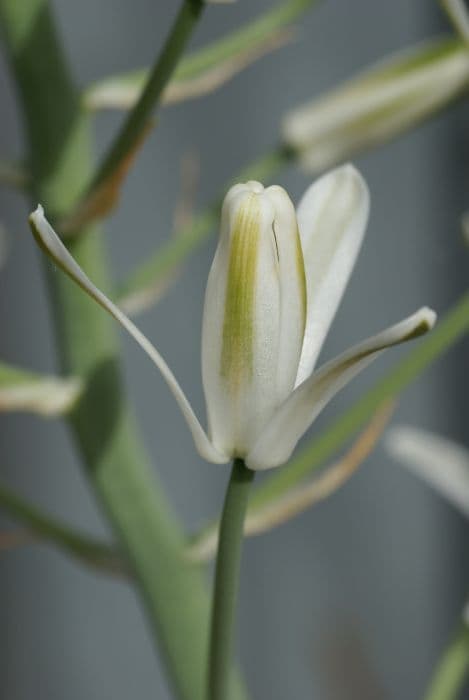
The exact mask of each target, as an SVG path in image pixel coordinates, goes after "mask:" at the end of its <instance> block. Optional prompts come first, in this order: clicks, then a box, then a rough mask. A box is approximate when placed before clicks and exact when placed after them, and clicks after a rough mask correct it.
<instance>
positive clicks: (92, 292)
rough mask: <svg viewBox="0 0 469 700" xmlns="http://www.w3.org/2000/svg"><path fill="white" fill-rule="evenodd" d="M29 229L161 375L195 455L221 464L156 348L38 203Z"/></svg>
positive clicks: (220, 459) (218, 454)
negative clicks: (88, 273) (93, 279)
mask: <svg viewBox="0 0 469 700" xmlns="http://www.w3.org/2000/svg"><path fill="white" fill-rule="evenodd" d="M29 222H30V225H31V230H32V232H33V234H34V237H35V238H36V240H37V242H38V244H39V246H40V247H41V248H42V249H43V250H44V251H45V252H46V253H47V254H48V255H49V257H51V258H52V260H53V261H54V262H55V263H56V264H57V265H58V266H59V267H60V268H61V269H62V270H63V271H64V272H66V273H67V275H69V277H71V278H72V280H73V281H74V282H76V283H77V284H78V285H79V286H80V287H81V288H82V289H83V291H85V292H86V293H87V294H89V296H90V297H92V299H94V300H95V301H96V302H97V303H98V304H99V305H100V306H102V307H103V309H105V310H106V311H107V312H108V313H109V314H111V316H113V317H114V318H115V319H116V321H118V322H119V323H120V324H121V325H122V326H123V327H124V328H125V329H126V331H128V333H130V335H131V336H132V337H133V338H134V339H135V340H136V341H137V343H138V344H139V345H140V347H141V348H142V350H144V351H145V352H146V353H147V355H148V356H149V357H150V359H151V360H153V362H154V363H155V365H156V366H157V367H158V369H159V370H160V372H161V374H162V375H163V378H164V380H165V381H166V384H167V385H168V387H169V388H170V390H171V392H172V394H173V396H174V398H175V399H176V402H177V404H178V406H179V408H180V409H181V412H182V414H183V416H184V418H185V420H186V423H187V425H188V426H189V430H190V431H191V433H192V437H193V438H194V443H195V446H196V448H197V450H198V452H199V454H200V455H201V456H202V457H204V458H205V459H206V460H207V461H209V462H215V463H217V464H221V463H223V462H227V461H228V457H227V456H226V455H224V454H221V453H220V452H219V451H218V450H217V449H215V448H214V447H213V445H212V444H211V442H210V441H209V439H208V437H207V435H206V433H205V431H204V430H203V428H202V426H201V425H200V423H199V421H198V420H197V417H196V416H195V414H194V412H193V410H192V408H191V406H190V404H189V402H188V400H187V398H186V396H185V394H184V392H183V391H182V389H181V387H180V386H179V384H178V382H177V381H176V379H175V377H174V375H173V373H172V372H171V370H170V369H169V367H168V365H167V364H166V362H165V361H164V360H163V358H162V357H161V355H160V354H159V352H158V351H157V350H156V348H155V347H154V346H153V345H152V344H151V343H150V341H149V340H148V338H146V337H145V336H144V335H143V333H141V331H139V329H138V328H137V327H136V326H135V325H134V324H133V323H132V321H130V319H128V318H127V316H125V314H123V313H122V311H121V310H120V309H119V308H118V307H117V306H116V305H115V304H113V303H112V301H110V300H109V299H108V298H107V297H106V296H105V295H104V294H103V293H102V292H101V291H100V290H99V289H98V288H97V287H95V285H94V284H93V283H92V282H91V281H90V280H89V279H88V277H87V276H86V275H85V273H84V272H83V270H82V269H81V268H80V266H79V265H78V264H77V263H76V262H75V260H74V259H73V258H72V256H71V255H70V253H69V252H68V250H67V249H66V248H65V246H64V245H63V243H62V241H61V240H60V239H59V237H58V236H57V234H56V233H55V231H54V230H53V228H52V226H51V225H50V224H49V222H48V221H47V219H46V218H45V216H44V210H43V208H42V207H41V206H40V205H39V206H38V208H37V209H36V211H35V212H34V213H33V214H31V216H30V217H29Z"/></svg>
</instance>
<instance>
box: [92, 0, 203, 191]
mask: <svg viewBox="0 0 469 700" xmlns="http://www.w3.org/2000/svg"><path fill="white" fill-rule="evenodd" d="M203 7H204V2H203V0H184V2H183V4H182V5H181V8H180V10H179V13H178V15H177V17H176V20H175V22H174V24H173V26H172V28H171V31H170V33H169V35H168V37H167V39H166V42H165V44H164V46H163V48H162V50H161V53H160V54H159V55H158V57H157V59H156V61H155V63H154V66H153V68H152V70H151V72H150V75H149V77H148V80H147V82H146V84H145V88H144V90H143V92H142V94H141V95H140V98H139V100H138V102H137V104H136V105H135V107H134V108H133V109H132V110H131V111H130V113H129V115H128V116H127V118H126V120H125V121H124V124H123V125H122V127H121V129H120V131H119V133H118V134H117V136H116V138H115V139H114V141H113V143H112V144H111V146H110V148H109V150H108V152H107V153H106V154H105V156H104V158H103V160H102V162H101V165H100V166H99V167H98V170H97V172H96V174H95V176H94V177H93V179H92V181H91V184H90V185H89V188H88V193H90V192H92V191H93V190H95V189H97V188H98V187H99V186H100V185H101V184H102V183H103V182H104V181H105V180H107V178H108V177H110V175H111V174H112V173H114V172H115V170H116V169H117V168H118V167H119V164H120V163H122V161H123V160H125V158H126V156H127V155H128V154H130V153H131V152H132V151H133V150H134V148H135V146H136V144H137V142H138V140H139V138H140V137H141V134H142V131H143V129H144V128H145V126H146V124H147V122H148V120H149V118H150V116H151V114H152V112H153V111H154V109H155V106H156V104H157V103H158V100H159V98H160V97H161V95H162V93H163V90H164V88H165V87H166V84H167V82H168V81H169V79H170V77H171V75H172V73H173V71H174V69H175V68H176V65H177V63H178V61H179V59H180V57H181V54H182V53H183V51H184V48H185V46H186V44H187V41H188V40H189V37H190V36H191V34H192V31H193V29H194V27H195V25H196V24H197V20H198V19H199V17H200V15H201V13H202V9H203Z"/></svg>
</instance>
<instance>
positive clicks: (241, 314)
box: [30, 165, 436, 469]
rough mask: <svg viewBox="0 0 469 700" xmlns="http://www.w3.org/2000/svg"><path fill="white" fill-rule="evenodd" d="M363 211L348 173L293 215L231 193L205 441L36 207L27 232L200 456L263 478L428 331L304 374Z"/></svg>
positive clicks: (418, 319)
mask: <svg viewBox="0 0 469 700" xmlns="http://www.w3.org/2000/svg"><path fill="white" fill-rule="evenodd" d="M368 210H369V195H368V188H367V186H366V183H365V182H364V180H363V178H362V177H361V175H360V174H359V173H358V172H357V171H356V170H355V169H354V168H353V167H352V166H350V165H346V166H343V167H340V168H337V169H336V170H333V171H332V172H330V173H328V174H326V175H324V176H323V177H322V178H320V179H319V180H318V181H317V182H315V183H313V185H311V186H310V187H309V188H308V190H307V191H306V193H305V194H304V196H303V198H302V200H301V201H300V204H299V206H298V209H297V211H296V212H295V209H294V207H293V204H292V202H291V200H290V198H289V196H288V195H287V193H286V192H285V190H283V189H282V188H281V187H277V186H273V187H268V188H264V187H263V186H262V185H261V184H260V183H259V182H248V183H246V184H240V185H235V186H234V187H232V188H231V189H230V190H229V192H228V194H227V195H226V197H225V201H224V203H223V209H222V215H221V233H220V239H219V242H218V248H217V250H216V253H215V258H214V261H213V264H212V268H211V271H210V275H209V278H208V283H207V291H206V296H205V308H204V314H203V329H202V375H203V385H204V391H205V399H206V405H207V414H208V432H205V431H204V429H203V428H202V426H201V424H200V423H199V421H198V419H197V417H196V416H195V414H194V412H193V410H192V408H191V406H190V404H189V402H188V400H187V398H186V396H185V394H184V393H183V391H182V389H181V387H180V386H179V384H178V382H177V381H176V379H175V377H174V375H173V374H172V372H171V370H170V369H169V367H168V365H167V364H166V362H165V361H164V360H163V358H162V357H161V355H160V354H159V353H158V351H157V350H156V349H155V347H154V346H153V345H152V344H151V343H150V341H149V340H148V339H147V338H146V337H145V336H144V335H143V334H142V333H141V332H140V331H139V330H138V328H137V327H136V326H135V325H134V324H133V323H132V321H130V319H128V318H127V317H126V316H125V314H123V313H122V311H121V310H120V309H119V308H118V307H117V306H116V305H115V304H113V302H111V301H110V300H109V299H108V298H107V297H106V296H104V294H103V293H102V292H101V291H100V290H99V289H97V288H96V287H95V286H94V285H93V283H92V282H91V281H90V280H89V279H88V277H87V276H86V275H85V273H84V272H83V271H82V270H81V268H80V267H79V266H78V265H77V263H76V262H75V260H74V259H73V258H72V257H71V255H70V253H69V252H68V251H67V249H66V248H65V246H64V245H63V244H62V242H61V241H60V239H59V238H58V236H57V235H56V234H55V232H54V230H53V229H52V227H51V226H50V224H49V223H48V221H47V220H46V218H45V216H44V212H43V210H42V207H40V206H39V207H38V208H37V210H36V211H35V212H34V213H33V214H31V216H30V224H31V228H32V231H33V234H34V236H35V238H36V239H37V241H38V243H39V245H40V246H41V248H42V249H43V250H45V252H46V253H47V254H48V255H49V256H50V257H51V258H52V259H53V260H54V261H55V263H56V264H57V265H59V266H60V267H61V268H62V269H63V270H64V271H65V272H66V273H67V274H68V275H69V276H70V277H71V278H72V279H73V280H74V281H75V282H77V283H78V284H79V285H80V287H81V288H82V289H83V290H84V291H85V292H87V293H88V294H89V295H90V296H91V297H92V298H93V299H95V300H96V301H97V302H98V303H99V304H100V305H101V306H102V307H103V308H104V309H106V310H107V311H108V312H109V313H110V314H111V315H112V316H113V317H114V318H115V319H116V320H117V321H119V323H121V324H122V326H123V327H124V328H125V329H126V330H127V331H128V332H129V333H130V334H131V335H132V336H133V337H134V339H135V340H136V341H137V343H139V344H140V346H141V347H142V348H143V350H144V351H145V352H146V353H147V354H148V355H149V356H150V358H151V359H152V360H153V362H154V363H155V364H156V366H157V367H158V368H159V370H160V372H161V374H162V375H163V377H164V379H165V380H166V383H167V384H168V386H169V388H170V390H171V391H172V393H173V395H174V397H175V399H176V401H177V403H178V405H179V407H180V409H181V412H182V414H183V416H184V418H185V420H186V422H187V424H188V427H189V429H190V431H191V433H192V436H193V438H194V442H195V446H196V448H197V450H198V452H199V454H200V455H201V456H202V457H204V458H205V459H207V460H208V461H210V462H215V463H223V462H227V461H229V460H230V459H231V458H234V457H240V458H243V459H244V460H245V463H246V465H247V466H248V467H249V468H251V469H268V468H270V467H276V466H279V465H281V464H283V463H285V462H286V461H287V460H288V458H289V457H290V455H291V454H292V452H293V450H294V449H295V446H296V444H297V442H298V440H299V439H300V438H301V436H302V435H303V434H304V433H305V431H306V430H307V429H308V428H309V426H310V425H311V424H312V422H313V421H314V420H315V418H316V417H317V415H318V414H319V413H320V411H322V409H323V408H324V407H325V406H326V404H328V403H329V401H330V400H331V399H332V398H333V396H334V395H335V394H336V393H337V392H338V391H339V390H340V389H342V388H343V387H344V386H345V385H346V384H347V383H348V382H349V381H350V380H351V379H353V377H355V376H356V375H357V374H358V373H359V372H360V371H361V370H362V369H364V368H365V367H366V366H367V365H369V364H370V362H372V361H373V360H374V359H375V358H376V357H378V355H379V354H380V353H381V352H382V351H383V350H385V349H386V348H388V347H390V346H392V345H397V344H398V343H402V342H404V341H406V340H410V339H412V338H416V337H418V336H420V335H422V334H423V333H426V332H427V331H428V330H430V329H431V328H432V326H433V324H434V322H435V318H436V315H435V313H434V312H433V311H432V310H431V309H428V308H422V309H420V310H419V311H417V312H416V313H414V314H413V315H412V316H409V317H408V318H406V319H404V320H403V321H401V322H400V323H397V324H396V325H394V326H391V327H390V328H387V329H386V330H384V331H382V332H381V333H378V335H375V336H373V337H371V338H369V339H367V340H365V341H364V342H362V343H360V344H358V345H356V346H354V347H352V348H351V349H350V350H347V351H346V352H344V353H343V354H342V355H339V357H337V358H336V359H334V360H332V361H330V362H328V363H327V364H325V365H323V366H322V367H321V368H320V369H319V370H317V371H314V372H313V369H314V366H315V363H316V360H317V357H318V354H319V352H320V350H321V347H322V345H323V342H324V339H325V337H326V335H327V332H328V329H329V326H330V324H331V322H332V319H333V317H334V315H335V312H336V310H337V307H338V305H339V302H340V300H341V297H342V294H343V292H344V289H345V287H346V284H347V282H348V279H349V277H350V274H351V272H352V269H353V266H354V264H355V260H356V258H357V255H358V252H359V249H360V245H361V242H362V239H363V235H364V232H365V227H366V223H367V219H368Z"/></svg>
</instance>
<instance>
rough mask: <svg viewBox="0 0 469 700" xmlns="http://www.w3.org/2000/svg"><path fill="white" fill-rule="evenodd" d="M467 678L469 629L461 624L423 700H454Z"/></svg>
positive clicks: (468, 671) (468, 672)
mask: <svg viewBox="0 0 469 700" xmlns="http://www.w3.org/2000/svg"><path fill="white" fill-rule="evenodd" d="M468 676H469V628H468V626H467V625H466V624H462V625H461V626H460V628H459V630H458V631H457V633H456V634H455V636H454V639H453V640H452V642H451V643H450V645H449V647H448V648H447V649H446V651H445V652H444V654H443V656H442V657H441V659H440V661H439V663H438V665H437V667H436V669H435V671H434V674H433V678H432V680H431V682H430V687H429V688H428V691H427V693H426V695H425V700H456V699H457V698H459V697H461V696H460V692H461V690H462V687H463V684H464V682H465V680H466V679H467V678H468Z"/></svg>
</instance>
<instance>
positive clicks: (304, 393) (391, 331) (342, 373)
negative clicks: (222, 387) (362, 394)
mask: <svg viewBox="0 0 469 700" xmlns="http://www.w3.org/2000/svg"><path fill="white" fill-rule="evenodd" d="M435 319H436V315H435V312H434V311H432V310H431V309H428V308H426V307H425V308H422V309H420V310H419V311H417V312H416V313H415V314H413V315H412V316H409V317H408V318H406V319H404V320H403V321H401V322H400V323H397V324H396V325H394V326H391V327H390V328H387V329H386V330H384V331H382V332H381V333H378V335H375V336H373V337H371V338H368V339H367V340H365V341H364V342H362V343H359V344H358V345H355V346H354V347H353V348H351V349H350V350H347V351H346V352H344V353H343V354H342V355H339V357H337V358H335V359H334V360H332V361H331V362H328V363H327V364H325V365H324V366H323V367H321V368H320V369H319V370H318V371H317V372H315V373H314V374H313V375H312V376H311V377H309V379H307V380H306V381H305V382H303V384H301V385H300V386H299V387H297V389H295V391H294V392H293V394H291V396H290V397H289V398H288V399H287V400H286V401H285V403H284V404H283V405H282V406H281V407H280V408H279V409H278V410H277V411H276V413H275V415H274V417H273V418H272V420H271V421H270V422H269V424H268V425H267V427H266V428H265V429H264V430H263V432H262V434H261V435H260V437H259V440H258V441H257V443H256V444H255V445H254V448H253V449H252V450H251V451H250V453H249V454H248V455H247V459H246V463H247V465H248V466H249V467H250V468H251V469H268V468H270V467H276V466H279V465H280V464H283V463H284V462H286V461H287V460H288V458H289V457H290V455H291V453H292V452H293V450H294V449H295V446H296V444H297V442H298V440H299V439H300V438H301V436H302V435H303V434H304V433H305V431H306V430H307V429H308V428H309V426H310V425H311V423H312V422H313V421H314V419H315V418H316V417H317V416H318V414H319V413H320V412H321V411H322V409H323V408H324V407H325V406H326V405H327V404H328V403H329V401H330V400H331V399H332V398H333V397H334V396H335V394H337V392H338V391H339V390H340V389H342V388H343V387H344V386H345V385H346V384H348V382H350V381H351V380H352V379H353V378H354V377H355V376H356V375H357V374H358V373H359V372H361V370H362V369H365V367H367V366H368V365H369V364H370V363H371V362H372V361H373V360H374V359H376V358H377V357H378V355H380V354H381V353H382V352H383V350H385V349H386V348H388V347H391V346H392V345H397V344H399V343H403V342H405V341H407V340H412V339H413V338H417V337H419V336H420V335H423V334H424V333H426V332H427V331H428V330H430V329H431V328H432V327H433V325H434V323H435Z"/></svg>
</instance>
